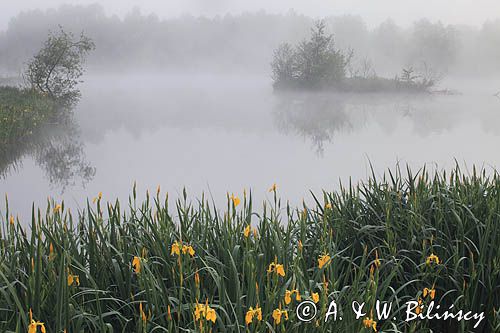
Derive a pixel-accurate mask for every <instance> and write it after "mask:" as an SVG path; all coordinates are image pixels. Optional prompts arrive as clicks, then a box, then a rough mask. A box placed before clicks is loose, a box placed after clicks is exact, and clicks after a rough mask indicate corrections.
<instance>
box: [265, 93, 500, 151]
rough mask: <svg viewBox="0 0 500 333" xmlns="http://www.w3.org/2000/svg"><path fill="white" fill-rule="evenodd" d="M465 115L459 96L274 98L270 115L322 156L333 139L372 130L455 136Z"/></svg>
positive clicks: (464, 104)
mask: <svg viewBox="0 0 500 333" xmlns="http://www.w3.org/2000/svg"><path fill="white" fill-rule="evenodd" d="M465 111H467V112H465ZM486 111H489V109H488V108H486ZM469 112H470V109H468V108H467V100H466V99H464V98H461V97H460V96H451V97H443V96H432V95H397V96H394V95H391V96H388V95H369V94H367V95H350V94H331V93H315V94H314V93H307V94H306V93H304V94H297V93H295V94H293V95H290V94H280V95H278V96H277V102H276V103H275V106H274V108H273V111H272V115H273V119H274V124H275V126H276V127H277V128H278V129H279V131H280V132H281V133H283V134H285V135H299V136H302V137H304V138H306V139H308V140H310V142H311V143H312V146H313V148H314V149H315V150H316V152H317V153H318V155H319V156H322V155H323V153H324V149H325V146H326V144H328V143H333V144H335V143H334V141H335V136H341V137H342V136H346V135H347V134H349V133H352V132H359V131H363V129H364V130H367V128H373V127H374V126H378V127H380V128H382V129H383V131H384V132H385V133H387V135H389V134H391V133H394V132H395V131H398V128H400V127H402V126H409V127H410V129H411V131H412V132H413V133H414V134H416V135H417V136H419V137H427V136H430V135H436V134H442V133H444V132H450V131H453V129H454V127H456V126H459V124H460V123H462V122H464V121H466V120H467V119H468V118H470V117H471V114H469ZM475 116H477V117H479V118H482V117H483V116H484V114H483V115H481V114H479V113H476V114H475ZM495 117H496V115H495ZM409 134H410V133H408V135H409ZM374 140H376V138H374ZM401 140H405V138H401Z"/></svg>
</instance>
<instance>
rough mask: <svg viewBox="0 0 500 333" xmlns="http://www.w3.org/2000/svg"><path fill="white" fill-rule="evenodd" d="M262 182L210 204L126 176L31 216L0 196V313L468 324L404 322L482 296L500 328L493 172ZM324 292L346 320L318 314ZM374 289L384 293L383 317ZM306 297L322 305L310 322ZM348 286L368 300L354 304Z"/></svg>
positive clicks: (93, 321) (51, 320)
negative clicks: (329, 187)
mask: <svg viewBox="0 0 500 333" xmlns="http://www.w3.org/2000/svg"><path fill="white" fill-rule="evenodd" d="M268 191H269V193H270V194H271V196H272V197H273V200H272V201H271V202H267V203H266V204H265V205H264V206H263V207H259V208H255V204H254V203H253V202H252V196H251V194H250V193H249V192H245V191H242V192H241V193H230V194H228V199H227V206H226V207H219V208H215V207H213V206H212V204H211V202H210V201H209V200H207V199H206V198H203V197H202V198H199V200H193V201H191V200H190V199H189V198H188V197H187V195H186V194H185V193H184V195H183V197H182V198H181V199H180V200H179V201H177V202H175V203H174V204H173V206H171V205H172V203H171V202H169V200H168V195H166V194H164V193H163V192H162V191H161V189H160V188H158V190H157V192H156V193H155V194H154V195H151V196H150V195H148V196H147V198H146V200H145V201H144V202H138V201H137V199H136V190H135V188H134V190H133V193H132V195H131V197H130V201H129V203H125V204H122V203H119V202H117V201H114V199H113V198H107V197H106V194H105V193H104V194H100V193H99V194H96V197H95V198H93V200H90V201H89V202H88V206H87V208H86V209H85V210H84V211H83V212H81V213H80V214H79V215H80V217H79V218H77V217H76V216H75V215H71V214H70V212H68V211H67V210H66V209H65V206H64V203H61V202H50V205H49V207H47V210H44V213H36V211H35V212H34V214H33V216H34V218H33V220H32V221H31V230H29V231H28V230H24V229H23V228H22V227H21V225H23V224H24V225H25V224H26V223H22V222H23V221H17V220H16V219H15V217H14V216H15V215H14V213H13V212H8V211H7V212H6V214H2V215H3V217H2V218H1V228H0V230H2V234H1V242H0V244H1V246H0V254H1V255H0V258H1V259H0V265H1V266H2V271H1V273H2V274H1V277H2V278H1V280H0V290H1V292H2V298H1V299H0V309H2V310H0V317H1V318H2V321H0V328H1V329H2V330H6V331H8V330H15V329H16V327H21V328H22V329H21V331H22V330H26V329H27V325H28V324H29V322H30V316H32V318H33V320H35V321H40V322H43V323H44V326H45V327H47V331H49V332H53V331H54V332H58V331H63V330H64V329H67V331H68V332H79V331H82V330H83V331H99V332H106V331H110V328H111V327H112V328H113V329H114V330H115V331H128V332H149V331H152V330H153V329H155V330H160V331H177V330H180V329H187V330H195V331H209V330H212V331H217V332H225V331H236V330H245V328H246V327H248V328H249V329H250V331H253V332H264V331H266V332H267V331H269V330H271V331H275V332H277V331H286V332H295V331H311V332H312V331H314V332H327V331H328V330H331V329H332V328H335V329H338V330H341V331H345V332H359V331H363V330H364V332H370V331H372V332H373V331H374V329H377V331H381V330H386V329H396V331H401V332H416V331H418V332H422V331H427V330H429V329H432V330H433V331H440V332H444V331H453V332H468V331H469V330H473V328H472V326H473V325H474V324H475V322H474V321H471V322H458V321H457V320H454V321H442V320H433V321H427V320H415V321H411V322H404V318H405V317H406V316H405V309H404V307H403V305H404V304H405V303H406V302H409V301H416V302H421V303H420V304H422V305H424V307H425V306H427V305H430V304H431V302H433V301H434V302H435V303H438V304H440V305H441V308H442V309H448V308H449V307H450V306H451V305H454V312H456V311H458V310H459V309H463V310H464V313H465V311H472V312H474V313H480V312H484V316H485V320H483V321H482V322H481V324H480V326H479V328H476V330H475V331H496V330H498V329H499V328H500V316H499V314H498V308H499V307H500V298H499V293H498V288H499V285H500V268H499V267H498V265H497V263H498V262H499V260H500V249H499V248H498V247H496V246H494V245H495V244H498V243H499V242H500V221H499V219H500V217H499V214H498V211H499V210H500V176H498V175H493V176H491V177H487V176H485V175H484V174H482V173H480V172H478V173H472V174H470V175H464V174H462V173H461V172H460V170H458V169H455V170H453V171H452V172H451V173H442V174H437V175H434V174H428V173H426V172H425V171H421V172H419V173H417V174H412V173H410V172H408V175H406V176H403V175H401V173H400V172H399V171H396V172H395V173H392V174H390V175H388V176H387V178H386V179H374V178H372V179H369V180H367V181H366V182H365V183H361V184H360V185H356V186H352V187H347V188H342V189H340V190H339V191H337V192H332V193H324V194H322V195H320V196H317V197H316V205H314V206H311V207H306V206H301V207H288V206H284V205H283V204H282V202H283V201H282V200H281V199H280V196H279V193H280V189H279V184H278V185H272V186H271V187H270V188H269V189H268ZM124 205H126V206H127V207H128V208H124ZM104 268H106V269H104ZM333 299H335V301H336V302H337V303H338V304H339V306H340V309H341V310H339V311H340V312H339V314H340V315H339V316H342V317H343V320H337V321H335V322H334V321H329V322H327V323H325V322H324V321H323V320H321V319H322V318H325V315H326V313H327V311H328V309H329V305H330V304H331V301H332V300H333ZM376 300H381V301H387V302H392V303H393V307H392V309H393V313H391V316H390V318H388V319H385V320H383V319H382V320H380V319H379V318H377V312H376V309H375V305H376ZM302 301H310V303H312V304H315V307H316V308H317V311H318V312H317V317H316V318H315V319H314V320H313V321H312V322H311V323H302V322H300V320H299V318H298V316H297V313H296V309H297V307H298V305H299V303H301V302H302ZM353 301H357V302H359V303H363V302H364V303H365V306H364V313H365V314H364V315H363V316H362V317H361V318H359V319H356V318H355V316H354V313H353V312H352V311H351V307H350V305H351V303H352V302H353ZM30 309H31V312H30ZM54 309H57V312H56V313H57V316H54V315H53V314H54ZM393 315H394V316H393ZM393 317H394V318H396V319H394V320H391V318H393ZM462 325H463V326H462Z"/></svg>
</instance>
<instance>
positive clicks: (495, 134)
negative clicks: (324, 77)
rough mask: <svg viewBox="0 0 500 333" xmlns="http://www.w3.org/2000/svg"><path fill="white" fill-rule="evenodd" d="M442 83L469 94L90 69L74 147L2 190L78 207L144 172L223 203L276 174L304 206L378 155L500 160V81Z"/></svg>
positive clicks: (143, 179)
mask: <svg viewBox="0 0 500 333" xmlns="http://www.w3.org/2000/svg"><path fill="white" fill-rule="evenodd" d="M443 86H445V87H449V88H453V89H458V90H459V91H461V92H462V94H461V95H454V96H445V95H432V96H428V95H410V96H406V95H397V96H394V95H380V94H379V95H375V94H373V95H371V94H366V95H336V94H329V93H294V94H275V93H273V89H272V85H271V80H270V78H268V77H267V76H266V75H255V76H249V75H236V74H234V75H208V74H207V75H200V74H196V75H186V74H161V75H160V74H155V75H109V76H98V75H93V74H92V73H89V75H87V76H86V77H85V83H84V84H83V85H82V89H81V90H82V96H83V97H82V99H81V101H80V103H79V105H78V106H77V108H76V109H75V111H74V113H75V115H74V121H73V124H71V126H70V127H71V128H72V130H71V131H70V132H69V134H68V137H67V138H66V139H65V140H66V141H64V140H63V141H64V142H71V148H68V149H65V148H63V149H62V150H61V149H59V150H58V149H57V147H52V148H54V149H52V150H51V149H49V150H46V152H45V154H43V155H42V154H26V155H24V156H23V157H22V159H21V161H20V163H18V164H17V165H16V166H13V167H12V168H11V169H9V170H8V171H7V172H6V173H5V175H4V176H3V177H2V178H1V179H0V193H1V194H4V193H5V194H8V198H9V207H10V210H11V212H12V213H14V214H17V213H19V215H20V216H25V215H27V214H29V213H30V209H31V204H32V203H33V202H34V203H35V205H36V206H39V207H43V208H44V207H45V205H46V200H47V195H50V196H51V197H52V198H54V199H55V200H57V201H60V200H62V199H64V201H65V203H66V205H68V206H70V207H73V208H74V209H77V208H83V207H82V205H84V201H83V200H82V198H86V197H87V198H92V197H94V196H95V195H96V194H97V193H98V192H100V191H102V192H103V198H104V199H105V200H114V199H116V198H120V199H126V198H127V197H128V196H129V194H130V193H131V191H132V186H133V183H134V181H136V182H137V191H138V193H144V192H145V191H146V189H149V190H150V191H151V192H155V191H156V188H157V186H158V185H161V188H162V191H163V192H167V191H168V192H169V193H170V196H171V197H174V198H176V197H178V196H179V195H180V194H181V193H182V189H183V187H186V189H187V191H188V194H190V196H191V198H193V199H195V197H196V198H197V197H200V195H201V193H202V192H205V194H206V195H207V196H209V197H210V196H211V197H213V199H214V200H215V201H216V202H218V203H221V202H224V201H225V196H226V193H227V192H229V193H235V194H236V195H240V196H241V195H242V192H243V189H247V190H248V189H252V192H253V195H254V198H255V199H257V200H258V201H261V200H264V199H266V198H267V197H269V198H270V197H271V196H270V194H268V193H267V189H268V188H269V186H271V185H272V184H273V183H276V184H277V185H278V189H279V194H280V196H281V197H282V198H284V199H289V200H290V202H291V203H294V204H297V203H300V201H301V200H302V198H305V199H306V200H310V198H311V196H310V193H309V191H310V190H313V191H314V192H317V193H319V192H320V191H321V189H325V190H331V189H334V188H338V186H339V180H342V182H344V183H347V182H348V181H349V177H351V178H352V179H353V181H357V180H359V179H366V178H367V177H368V176H369V175H370V173H371V171H370V162H371V164H372V165H373V167H374V170H375V172H376V173H377V174H378V175H381V174H383V172H384V171H385V170H387V168H394V167H395V166H396V164H397V163H398V162H399V163H400V165H402V166H403V167H404V166H405V165H406V164H408V165H410V166H412V167H413V168H414V169H418V168H419V167H422V166H423V165H424V164H427V166H428V167H429V168H430V169H435V168H436V166H438V168H439V169H449V168H451V167H453V166H454V165H455V159H456V160H457V161H458V162H459V163H460V164H461V166H462V167H464V168H465V167H469V168H470V167H471V166H472V164H476V165H479V166H484V167H486V168H487V169H489V170H491V168H492V167H495V166H496V167H498V166H500V155H499V154H497V153H496V152H497V150H496V149H497V147H498V145H499V144H500V127H499V125H498V124H499V123H500V99H498V98H496V97H494V96H493V94H494V93H495V92H496V91H498V89H500V81H499V80H496V81H493V80H492V81H485V80H483V81H468V82H464V81H461V82H458V81H453V80H450V79H448V80H447V81H446V82H444V83H443ZM58 144H59V146H61V143H60V142H59V143H58ZM62 145H63V146H64V145H65V144H62ZM64 147H66V146H64ZM89 170H90V171H89ZM2 211H3V206H2Z"/></svg>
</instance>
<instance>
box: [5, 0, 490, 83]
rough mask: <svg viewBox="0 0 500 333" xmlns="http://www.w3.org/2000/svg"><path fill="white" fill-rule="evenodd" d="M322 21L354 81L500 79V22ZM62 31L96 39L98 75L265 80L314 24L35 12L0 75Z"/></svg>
mask: <svg viewBox="0 0 500 333" xmlns="http://www.w3.org/2000/svg"><path fill="white" fill-rule="evenodd" d="M324 22H325V29H326V30H327V31H329V32H330V33H332V34H333V35H334V36H335V46H336V48H337V49H338V50H349V49H353V50H355V54H354V57H353V58H352V59H351V63H350V65H349V66H348V67H347V68H346V70H347V72H348V73H349V74H350V75H351V73H350V72H351V71H359V73H357V74H356V75H357V76H371V74H373V73H371V72H372V71H373V69H376V72H377V74H378V75H381V76H389V75H394V73H397V72H400V70H401V68H403V67H410V66H413V67H414V68H417V67H419V66H421V65H422V64H423V63H425V64H427V65H428V66H430V67H432V68H436V69H438V70H439V71H442V72H453V73H462V74H478V75H483V74H495V73H497V74H498V73H499V72H500V66H498V59H500V20H497V21H489V22H485V23H484V24H483V26H481V27H478V28H477V27H467V26H462V25H460V26H459V25H445V24H443V23H440V22H430V21H428V20H421V21H417V22H415V23H414V24H413V25H412V26H410V27H409V28H402V27H400V26H398V25H396V24H395V23H394V22H393V21H391V20H387V21H385V22H382V23H381V24H379V25H378V26H376V27H373V28H368V27H367V26H366V24H365V22H364V21H363V20H362V19H361V18H360V17H358V16H340V17H325V18H324ZM59 24H61V25H62V26H64V27H65V28H67V29H68V31H69V32H73V33H75V34H78V33H80V32H81V31H85V33H86V34H87V35H88V36H89V37H90V38H92V39H93V40H94V42H95V43H96V45H97V46H98V48H97V50H96V52H94V53H93V54H92V56H91V57H89V66H93V67H100V69H106V70H117V71H122V70H124V69H126V70H143V69H146V68H151V69H155V70H157V69H158V68H165V69H182V70H183V71H186V70H192V71H193V72H197V71H200V70H204V69H206V70H221V71H224V70H228V69H229V70H231V71H234V70H235V69H241V70H243V71H252V72H260V73H265V72H267V71H268V68H269V62H270V61H271V59H270V58H271V56H272V54H273V50H274V49H275V48H276V46H277V45H279V44H280V43H281V42H282V41H288V42H289V43H291V44H292V45H295V44H298V43H300V42H301V41H302V40H304V39H306V38H308V35H309V31H310V27H311V26H313V25H314V20H313V19H312V18H310V17H307V16H304V15H300V14H297V13H295V12H293V11H290V12H289V13H286V14H282V15H280V14H267V13H265V12H263V11H261V12H255V13H243V14H240V15H225V16H216V17H213V18H204V17H193V16H188V15H186V16H183V17H179V18H172V19H165V20H163V19H159V18H158V17H157V16H155V15H142V14H141V13H140V11H139V10H135V11H132V12H130V13H129V14H128V15H126V16H125V17H124V18H119V17H117V16H108V15H106V14H105V13H104V10H103V9H102V8H101V7H100V6H99V5H90V6H73V5H64V6H61V7H59V8H58V9H53V10H47V11H39V10H32V11H26V12H23V13H21V14H19V15H18V16H16V17H14V18H12V19H11V21H10V22H9V26H8V29H7V30H6V31H3V32H0V71H1V70H3V71H9V72H12V73H17V72H19V71H20V69H21V68H23V65H24V64H25V63H26V61H27V60H28V59H29V58H30V57H31V56H32V55H33V54H34V53H35V52H36V51H37V50H38V49H39V48H40V45H41V44H42V43H43V41H44V40H45V38H46V34H47V31H49V30H52V31H55V30H57V26H58V25H59ZM304 46H305V45H304ZM283 51H284V52H286V49H283ZM339 56H340V55H339ZM343 56H349V54H343ZM363 67H364V70H363ZM356 75H354V76H356ZM351 76H353V75H351Z"/></svg>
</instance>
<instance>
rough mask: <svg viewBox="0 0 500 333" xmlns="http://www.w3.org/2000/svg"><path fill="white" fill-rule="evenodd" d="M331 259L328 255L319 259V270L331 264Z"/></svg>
mask: <svg viewBox="0 0 500 333" xmlns="http://www.w3.org/2000/svg"><path fill="white" fill-rule="evenodd" d="M330 259H331V257H330V256H329V255H328V254H323V255H321V256H320V257H319V258H318V265H319V268H320V269H321V268H323V267H325V266H326V265H328V264H329V263H330Z"/></svg>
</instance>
